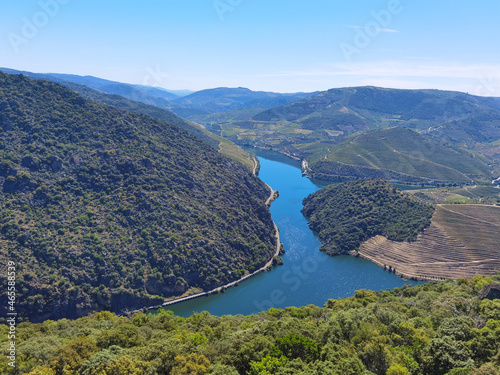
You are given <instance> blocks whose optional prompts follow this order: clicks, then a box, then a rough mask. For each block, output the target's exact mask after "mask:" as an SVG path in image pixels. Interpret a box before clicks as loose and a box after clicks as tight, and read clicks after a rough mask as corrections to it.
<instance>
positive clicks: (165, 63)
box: [0, 0, 500, 96]
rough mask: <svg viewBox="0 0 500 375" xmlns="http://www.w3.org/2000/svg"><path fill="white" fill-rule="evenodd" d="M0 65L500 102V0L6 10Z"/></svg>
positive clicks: (14, 6)
mask: <svg viewBox="0 0 500 375" xmlns="http://www.w3.org/2000/svg"><path fill="white" fill-rule="evenodd" d="M3 7H4V12H3V14H2V16H3V17H2V16H0V17H1V18H2V22H1V23H0V32H1V34H2V35H3V38H2V39H1V40H0V49H1V50H2V51H3V53H2V57H1V58H0V65H1V66H4V67H8V68H11V69H16V70H26V71H31V72H35V73H47V72H48V73H64V74H76V75H91V76H94V77H99V78H103V79H109V80H112V81H119V82H125V83H130V84H144V85H148V86H156V87H160V88H165V89H168V90H191V91H199V90H203V89H208V88H214V87H246V88H249V89H251V90H254V91H274V92H287V93H288V92H312V91H323V90H327V89H330V88H339V87H353V86H378V87H387V88H403V89H424V88H425V89H441V90H454V91H462V92H468V93H469V94H473V95H481V96H500V73H499V72H500V52H499V51H498V49H496V48H494V46H493V45H492V44H493V42H494V40H495V39H496V38H495V36H497V35H500V25H499V24H498V22H497V19H496V18H497V17H496V15H497V14H499V13H498V11H499V10H500V3H498V2H495V1H493V0H486V1H483V2H481V3H470V2H467V1H462V0H461V1H456V2H453V4H449V3H445V2H434V3H422V2H418V1H414V0H413V1H412V0H389V1H380V0H376V1H367V0H362V1H358V2H356V3H353V2H349V1H345V0H338V1H326V0H318V1H316V2H314V3H310V2H309V3H306V2H305V1H300V0H287V1H284V0H281V1H274V2H266V1H264V0H253V1H248V0H210V1H204V2H199V3H198V4H197V6H193V5H192V4H186V2H183V1H180V0H172V1H169V2H163V1H159V0H155V1H150V2H148V3H140V4H139V3H130V2H129V3H123V2H119V1H116V0H111V1H107V2H106V3H102V2H97V1H95V0H89V1H86V2H84V3H82V2H75V1H71V0H40V1H25V2H22V3H20V2H8V3H6V4H4V5H3Z"/></svg>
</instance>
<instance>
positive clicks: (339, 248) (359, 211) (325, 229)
mask: <svg viewBox="0 0 500 375" xmlns="http://www.w3.org/2000/svg"><path fill="white" fill-rule="evenodd" d="M303 203H304V208H303V210H302V213H303V214H304V215H305V216H307V217H308V218H309V227H310V228H311V229H312V230H313V231H315V232H316V233H318V235H319V238H320V240H321V242H322V246H321V248H320V249H321V250H322V251H324V252H326V253H327V254H330V255H338V254H347V253H348V252H349V251H352V250H356V249H357V248H358V247H359V245H360V244H361V242H363V241H365V240H367V239H368V238H370V237H374V236H376V235H382V236H385V237H387V238H388V239H390V240H393V241H411V240H414V239H416V237H417V234H418V232H419V231H421V230H423V229H424V228H425V227H427V226H429V225H430V222H431V217H432V213H433V212H434V209H433V207H432V206H430V205H427V204H424V203H419V202H417V201H416V200H414V199H412V198H410V197H409V196H407V195H405V194H403V193H402V192H401V191H400V190H399V189H397V188H396V187H394V186H392V185H390V184H389V183H387V182H385V181H383V180H358V181H350V182H344V183H341V184H336V185H329V186H327V187H325V188H323V189H321V190H319V191H317V192H315V193H313V194H311V195H309V196H308V197H306V198H305V199H304V202H303Z"/></svg>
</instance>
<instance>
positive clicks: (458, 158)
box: [309, 127, 491, 184]
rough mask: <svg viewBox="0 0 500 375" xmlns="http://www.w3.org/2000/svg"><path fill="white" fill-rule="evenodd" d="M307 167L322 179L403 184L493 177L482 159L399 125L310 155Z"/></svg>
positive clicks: (487, 180) (460, 181)
mask: <svg viewBox="0 0 500 375" xmlns="http://www.w3.org/2000/svg"><path fill="white" fill-rule="evenodd" d="M309 167H310V169H311V171H312V173H311V174H312V175H313V176H315V177H319V178H327V179H328V178H329V177H330V178H342V179H352V178H384V179H386V180H390V181H395V182H402V183H429V182H431V183H447V184H449V183H461V184H463V183H468V182H471V180H479V181H481V180H482V181H484V182H489V181H490V175H491V173H490V167H489V166H488V164H487V161H486V159H485V158H484V157H481V156H479V155H478V154H476V153H472V152H469V151H465V150H461V149H455V148H451V147H448V146H445V145H443V144H441V143H438V142H436V141H435V140H434V139H432V138H431V137H429V136H425V135H421V134H419V133H417V132H415V131H412V130H409V129H406V128H399V127H395V128H390V129H383V130H373V131H369V132H367V133H362V134H361V135H358V136H355V137H351V138H350V140H348V141H346V142H344V143H342V144H340V145H337V146H336V147H335V148H333V149H332V150H331V151H330V152H328V153H327V154H326V155H324V156H323V155H322V154H321V157H320V156H319V155H318V156H317V157H312V158H311V162H310V163H309Z"/></svg>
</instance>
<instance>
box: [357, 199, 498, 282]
mask: <svg viewBox="0 0 500 375" xmlns="http://www.w3.org/2000/svg"><path fill="white" fill-rule="evenodd" d="M359 255H360V256H362V257H363V258H366V259H369V260H371V261H372V262H374V263H377V264H378V265H379V266H381V267H384V266H387V267H389V266H391V267H392V268H393V269H395V270H396V274H398V275H400V276H403V277H405V278H416V279H421V280H441V279H444V278H451V279H457V278H459V277H472V276H475V275H493V274H496V273H498V272H500V207H498V206H487V205H479V204H478V205H474V204H460V205H457V204H440V205H437V207H436V211H435V213H434V216H433V217H432V223H431V225H430V226H429V227H428V228H426V229H425V230H424V231H423V232H422V233H421V234H419V235H418V237H417V240H416V241H414V242H411V243H408V242H395V241H390V240H388V239H387V238H385V237H383V236H376V237H373V238H371V239H369V240H368V241H365V242H364V243H363V244H362V245H361V246H360V249H359Z"/></svg>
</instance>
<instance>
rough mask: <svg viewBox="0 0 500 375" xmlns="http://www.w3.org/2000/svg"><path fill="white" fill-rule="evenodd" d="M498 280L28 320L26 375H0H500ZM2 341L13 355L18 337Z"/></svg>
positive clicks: (20, 342) (22, 348)
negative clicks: (226, 309)
mask: <svg viewBox="0 0 500 375" xmlns="http://www.w3.org/2000/svg"><path fill="white" fill-rule="evenodd" d="M495 281H496V282H497V283H498V282H499V281H500V277H499V276H498V275H497V276H495V277H492V278H490V277H481V276H476V277H474V278H473V279H459V280H456V281H452V280H448V281H445V282H441V283H435V282H433V283H427V284H425V285H419V286H406V285H405V286H404V287H402V288H396V289H395V290H393V291H390V290H387V291H382V292H374V291H367V290H358V291H356V292H355V295H354V296H352V297H349V298H345V299H338V300H329V301H328V302H327V303H326V304H325V306H324V307H318V306H314V305H309V306H305V307H288V308H286V309H283V310H282V309H269V310H268V311H265V312H261V313H259V314H255V315H250V316H242V315H238V316H228V315H226V316H223V317H217V316H212V315H210V314H208V313H207V312H202V313H199V314H193V315H192V316H190V317H189V318H181V317H178V316H175V315H173V314H172V313H171V312H168V311H163V310H160V311H159V312H158V314H156V315H151V314H149V315H146V314H143V313H137V314H134V316H132V317H130V318H126V317H117V316H116V315H114V314H111V313H109V312H99V313H96V314H92V315H90V316H88V317H84V318H80V319H77V320H60V321H45V322H43V323H40V324H32V323H23V324H21V325H19V326H18V327H17V335H16V350H17V361H16V365H17V368H16V371H18V372H14V371H12V372H10V368H9V367H8V361H9V359H8V357H7V356H5V355H3V356H1V357H0V372H1V373H2V374H14V373H28V374H29V375H36V374H46V375H56V374H62V373H65V374H70V373H71V374H83V375H85V374H174V375H175V374H199V375H203V374H214V375H239V374H241V375H255V374H262V375H264V374H276V375H292V374H293V375H374V374H377V375H379V374H380V375H386V374H388V375H395V374H402V375H413V374H415V375H417V374H426V375H427V374H429V375H445V374H447V375H458V374H463V375H480V374H483V375H484V374H491V375H493V374H498V372H499V370H500V353H499V347H498V340H499V330H500V300H498V299H487V298H486V299H480V298H478V292H479V291H480V290H481V289H482V288H483V287H485V286H486V285H491V283H493V282H495ZM493 285H494V284H493ZM497 285H498V284H497ZM496 290H498V287H497V289H496ZM1 327H2V328H3V330H4V331H7V329H8V327H7V326H5V325H4V326H1ZM1 340H3V341H0V342H1V343H2V345H3V346H4V347H8V343H7V335H2V338H1Z"/></svg>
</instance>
